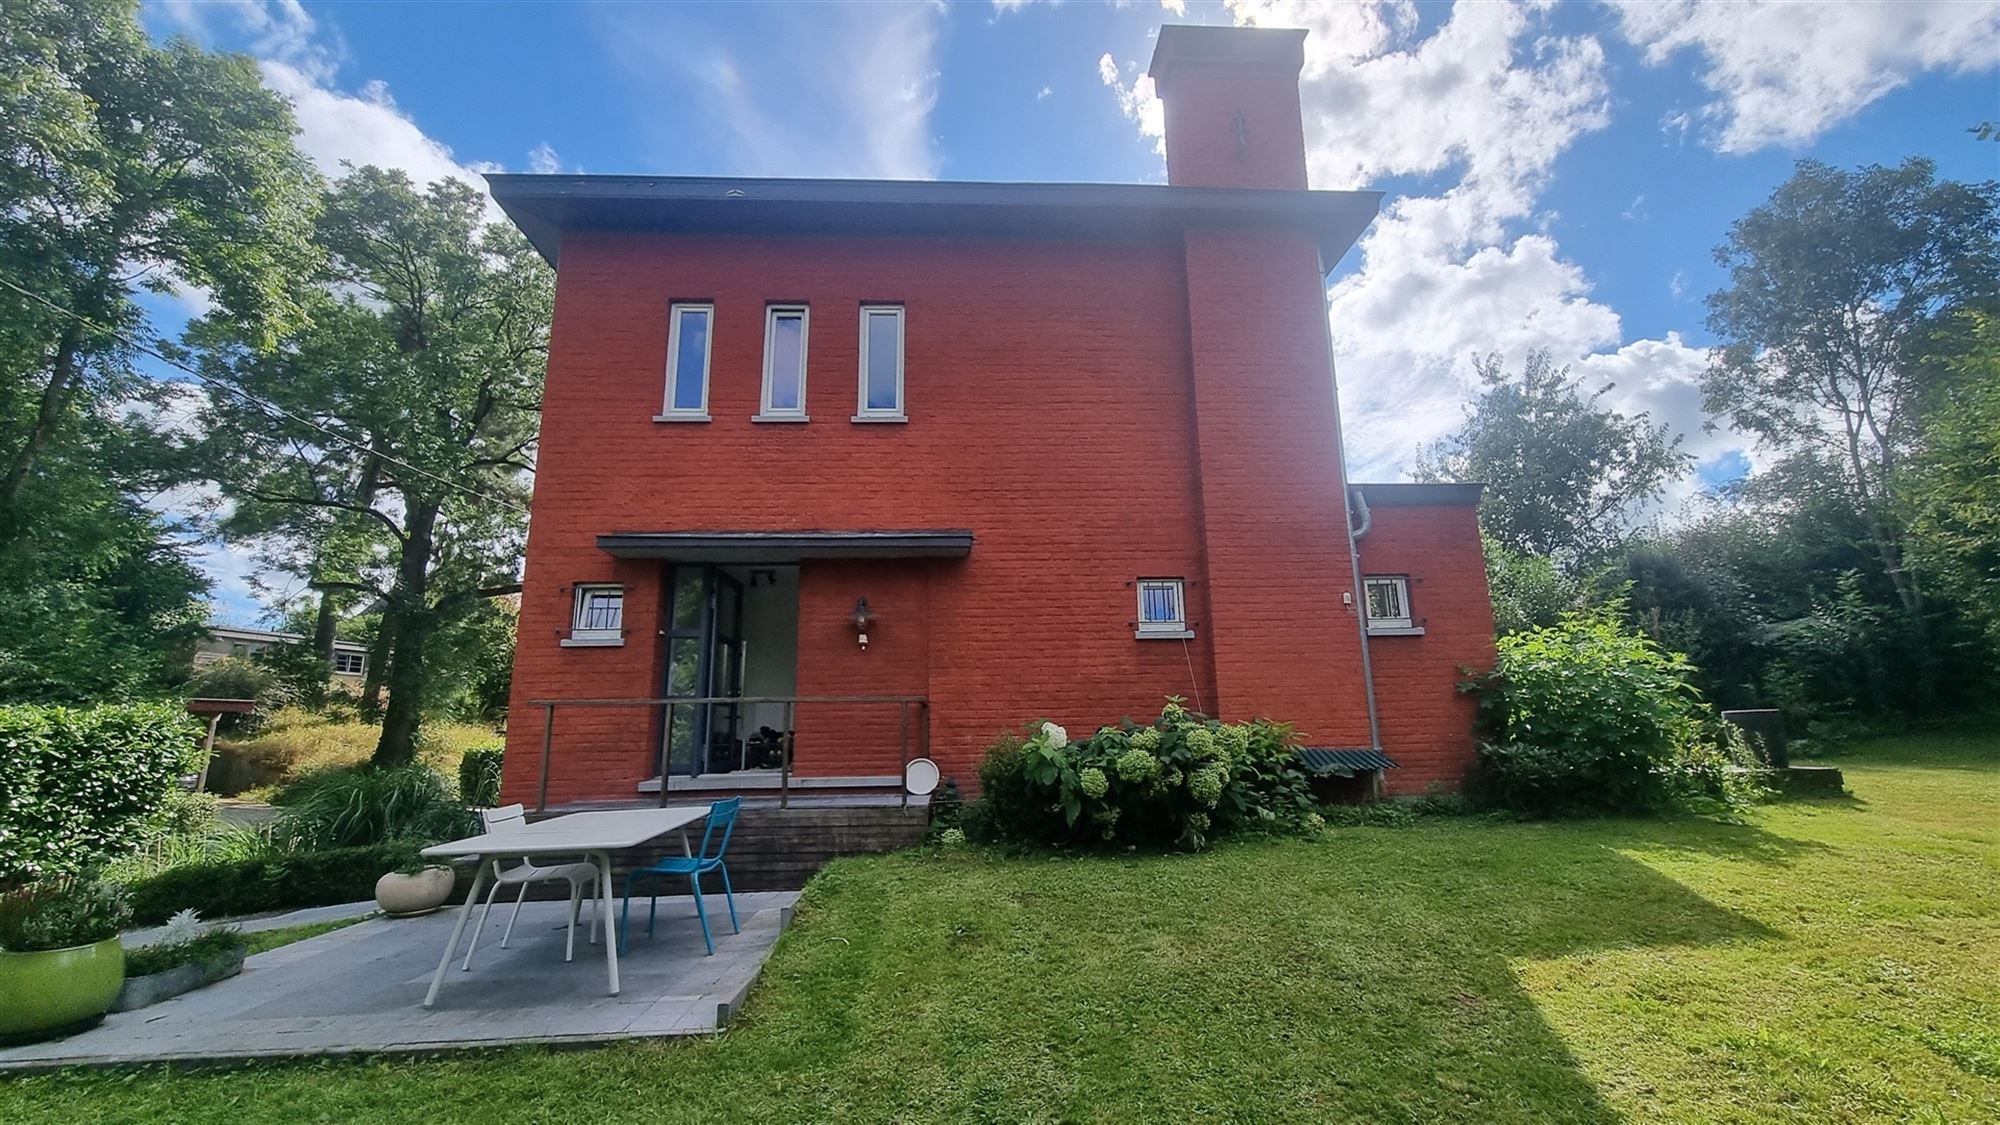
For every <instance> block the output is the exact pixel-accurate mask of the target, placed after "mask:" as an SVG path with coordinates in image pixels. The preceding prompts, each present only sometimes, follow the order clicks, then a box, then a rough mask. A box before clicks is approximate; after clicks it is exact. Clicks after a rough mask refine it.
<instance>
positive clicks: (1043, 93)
mask: <svg viewBox="0 0 2000 1125" xmlns="http://www.w3.org/2000/svg"><path fill="white" fill-rule="evenodd" d="M1053 93H1055V91H1054V90H1053V89H1050V88H1049V87H1047V86H1044V87H1042V88H1041V89H1039V90H1036V91H1035V100H1036V101H1041V100H1042V99H1043V98H1046V97H1048V96H1049V95H1050V94H1053Z"/></svg>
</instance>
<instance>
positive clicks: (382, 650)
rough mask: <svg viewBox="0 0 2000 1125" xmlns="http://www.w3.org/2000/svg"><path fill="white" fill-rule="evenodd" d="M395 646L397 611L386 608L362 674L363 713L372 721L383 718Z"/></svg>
mask: <svg viewBox="0 0 2000 1125" xmlns="http://www.w3.org/2000/svg"><path fill="white" fill-rule="evenodd" d="M395 646H396V611H395V609H394V608H393V607H390V606H384V607H383V609H382V623H381V624H380V625H378V626H376V627H375V643H374V644H372V645H370V646H369V648H368V665H367V667H365V668H363V669H362V672H361V713H362V714H363V715H364V716H366V717H367V718H369V719H371V720H372V719H378V718H381V716H382V685H383V684H384V683H385V682H387V680H388V678H389V665H390V664H392V663H394V661H395V658H396V653H395Z"/></svg>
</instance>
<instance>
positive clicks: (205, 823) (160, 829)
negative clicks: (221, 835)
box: [153, 789, 222, 840]
mask: <svg viewBox="0 0 2000 1125" xmlns="http://www.w3.org/2000/svg"><path fill="white" fill-rule="evenodd" d="M221 828H222V800H221V798H219V797H217V796H216V795H215V794H213V793H189V792H186V791H185V790H181V789H174V790H170V791H169V792H168V793H167V800H166V803H165V804H164V805H162V806H161V808H160V815H159V816H158V817H157V818H156V819H155V820H154V822H153V838H154V839H155V840H165V839H184V838H199V837H203V836H207V835H210V834H211V833H214V832H217V831H220V830H221Z"/></svg>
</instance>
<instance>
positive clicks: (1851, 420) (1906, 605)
mask: <svg viewBox="0 0 2000 1125" xmlns="http://www.w3.org/2000/svg"><path fill="white" fill-rule="evenodd" d="M1841 425H1842V428H1843V429H1844V430H1845V431H1846V437H1847V450H1846V452H1847V466H1848V471H1849V472H1850V473H1852V474H1853V477H1854V499H1855V507H1856V508H1858V509H1859V510H1860V513H1861V522H1862V524H1863V526H1864V527H1865V528H1866V529H1867V532H1868V539H1869V541H1870V543H1871V544H1872V545H1873V546H1874V548H1875V554H1876V557H1878V558H1880V559H1881V560H1882V571H1883V577H1885V578H1887V579H1888V580H1889V586H1890V588H1891V589H1893V590H1894V591H1895V592H1896V600H1897V601H1899V602H1901V603H1902V605H1903V609H1904V610H1905V611H1906V612H1908V613H1911V614H1919V613H1921V612H1923V608H1924V602H1923V596H1922V595H1921V594H1920V593H1918V591H1917V588H1916V585H1915V583H1913V582H1911V581H1910V576H1909V574H1908V573H1907V572H1905V571H1904V569H1903V550H1902V544H1900V543H1898V542H1895V541H1894V540H1892V539H1891V538H1890V536H1889V529H1888V526H1887V525H1886V524H1884V523H1883V522H1882V516H1881V513H1880V512H1879V511H1878V510H1877V509H1876V497H1875V490H1874V489H1872V488H1870V487H1869V486H1868V470H1867V468H1866V466H1865V464H1864V462H1863V460H1862V457H1861V434H1860V431H1859V429H1858V426H1859V423H1858V422H1857V421H1856V419H1855V416H1854V415H1853V414H1852V413H1851V412H1849V413H1847V414H1845V415H1844V416H1843V417H1842V419H1841Z"/></svg>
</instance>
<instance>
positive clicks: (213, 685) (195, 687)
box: [187, 645, 299, 734]
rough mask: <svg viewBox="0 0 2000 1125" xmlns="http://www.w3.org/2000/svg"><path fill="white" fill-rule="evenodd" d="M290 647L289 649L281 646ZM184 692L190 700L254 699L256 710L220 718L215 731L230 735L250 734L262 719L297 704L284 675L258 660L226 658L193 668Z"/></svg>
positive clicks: (297, 698) (292, 689) (259, 724)
mask: <svg viewBox="0 0 2000 1125" xmlns="http://www.w3.org/2000/svg"><path fill="white" fill-rule="evenodd" d="M281 647H283V648H287V649H289V648H292V647H293V646H289V645H286V646H281ZM187 693H188V695H189V696H190V697H191V698H194V699H254V700H256V701H257V709H256V710H255V711H252V712H250V713H248V714H231V715H224V716H222V720H221V722H220V723H219V724H217V726H218V729H220V730H223V731H227V732H229V733H231V734H250V733H252V732H254V731H256V730H257V729H258V728H260V727H261V726H262V725H263V721H264V718H265V717H266V716H268V715H270V714H271V713H272V712H274V711H277V710H278V709H280V708H283V707H288V706H290V705H292V704H294V703H297V702H298V701H299V693H298V692H297V690H295V689H294V688H293V686H292V685H291V684H290V683H288V682H286V680H285V677H284V675H283V674H282V673H281V672H280V671H279V670H278V669H277V668H274V667H272V666H271V665H270V664H267V663H265V662H263V661H261V660H239V659H237V658H235V657H228V658H225V659H222V660H216V661H212V662H210V663H208V664H204V665H202V666H201V667H199V668H197V669H195V671H194V675H192V676H190V677H188V683H187Z"/></svg>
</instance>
